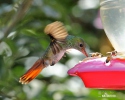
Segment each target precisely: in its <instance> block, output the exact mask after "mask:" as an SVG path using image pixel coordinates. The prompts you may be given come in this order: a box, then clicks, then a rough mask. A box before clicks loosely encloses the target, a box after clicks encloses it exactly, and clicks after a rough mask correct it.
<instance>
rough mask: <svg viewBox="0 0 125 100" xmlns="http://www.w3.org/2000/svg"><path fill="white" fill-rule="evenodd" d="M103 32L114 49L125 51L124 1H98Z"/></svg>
mask: <svg viewBox="0 0 125 100" xmlns="http://www.w3.org/2000/svg"><path fill="white" fill-rule="evenodd" d="M100 6H101V7H100V14H101V20H102V23H103V27H104V30H105V32H106V35H107V37H108V38H109V40H110V42H111V44H112V45H113V47H114V49H115V50H117V51H125V0H100Z"/></svg>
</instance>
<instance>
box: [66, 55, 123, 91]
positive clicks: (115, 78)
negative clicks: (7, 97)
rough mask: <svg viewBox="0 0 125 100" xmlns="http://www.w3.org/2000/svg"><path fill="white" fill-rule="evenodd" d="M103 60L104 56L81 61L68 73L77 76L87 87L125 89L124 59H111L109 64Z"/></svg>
mask: <svg viewBox="0 0 125 100" xmlns="http://www.w3.org/2000/svg"><path fill="white" fill-rule="evenodd" d="M105 60H106V57H103V58H96V59H90V60H87V61H84V62H81V63H79V64H77V65H76V66H75V67H73V68H72V69H70V70H69V71H68V74H69V75H72V76H79V77H80V78H81V79H82V81H83V82H84V84H85V87H87V88H96V89H113V90H125V59H118V58H116V59H112V60H111V61H110V64H109V65H106V63H105Z"/></svg>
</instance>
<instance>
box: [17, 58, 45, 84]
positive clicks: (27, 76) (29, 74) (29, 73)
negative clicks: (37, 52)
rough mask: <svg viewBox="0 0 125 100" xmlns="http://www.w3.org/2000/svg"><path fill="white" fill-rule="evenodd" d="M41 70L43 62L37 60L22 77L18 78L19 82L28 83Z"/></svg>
mask: <svg viewBox="0 0 125 100" xmlns="http://www.w3.org/2000/svg"><path fill="white" fill-rule="evenodd" d="M43 68H45V66H44V64H43V60H41V59H39V60H37V61H36V62H35V64H34V65H33V66H32V67H31V68H30V69H29V70H28V71H27V72H26V73H25V74H24V75H23V76H21V77H20V80H19V82H20V83H22V84H27V83H29V82H30V81H32V80H33V79H34V78H35V77H36V76H37V75H38V74H39V73H40V72H41V71H42V69H43Z"/></svg>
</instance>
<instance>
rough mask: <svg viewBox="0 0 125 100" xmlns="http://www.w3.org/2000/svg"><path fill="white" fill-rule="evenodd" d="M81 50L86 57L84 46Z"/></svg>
mask: <svg viewBox="0 0 125 100" xmlns="http://www.w3.org/2000/svg"><path fill="white" fill-rule="evenodd" d="M81 52H82V53H83V54H84V55H85V56H86V57H88V54H87V52H86V50H85V48H82V50H81Z"/></svg>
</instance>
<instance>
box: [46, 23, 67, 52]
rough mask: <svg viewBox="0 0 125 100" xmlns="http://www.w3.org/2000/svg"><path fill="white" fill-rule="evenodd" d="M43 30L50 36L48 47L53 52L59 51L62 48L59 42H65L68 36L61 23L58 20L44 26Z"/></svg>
mask: <svg viewBox="0 0 125 100" xmlns="http://www.w3.org/2000/svg"><path fill="white" fill-rule="evenodd" d="M44 32H45V33H46V34H47V35H49V37H50V38H51V43H50V47H51V49H52V51H53V54H57V53H59V52H60V51H61V50H62V47H61V46H60V44H59V43H65V38H66V37H67V36H68V32H67V30H66V29H65V27H64V25H63V23H61V22H59V21H56V22H53V23H51V24H49V25H47V26H46V27H45V30H44Z"/></svg>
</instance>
